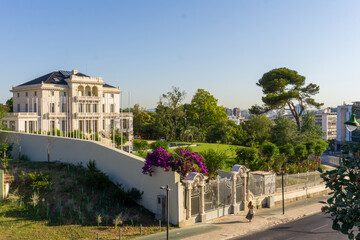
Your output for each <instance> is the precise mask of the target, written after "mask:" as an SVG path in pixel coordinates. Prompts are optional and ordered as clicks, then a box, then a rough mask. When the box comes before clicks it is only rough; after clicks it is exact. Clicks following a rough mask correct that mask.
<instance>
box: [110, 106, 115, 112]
mask: <svg viewBox="0 0 360 240" xmlns="http://www.w3.org/2000/svg"><path fill="white" fill-rule="evenodd" d="M110 112H112V113H113V112H114V104H110Z"/></svg>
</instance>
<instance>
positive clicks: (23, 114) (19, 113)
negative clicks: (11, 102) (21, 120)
mask: <svg viewBox="0 0 360 240" xmlns="http://www.w3.org/2000/svg"><path fill="white" fill-rule="evenodd" d="M24 116H26V117H37V116H38V113H37V112H12V113H8V114H7V117H24Z"/></svg>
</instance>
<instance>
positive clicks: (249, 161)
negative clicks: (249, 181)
mask: <svg viewBox="0 0 360 240" xmlns="http://www.w3.org/2000/svg"><path fill="white" fill-rule="evenodd" d="M235 161H236V163H237V164H242V165H245V166H247V167H248V168H250V169H251V170H254V171H255V170H258V169H259V154H258V150H257V148H254V147H239V148H237V149H236V157H235Z"/></svg>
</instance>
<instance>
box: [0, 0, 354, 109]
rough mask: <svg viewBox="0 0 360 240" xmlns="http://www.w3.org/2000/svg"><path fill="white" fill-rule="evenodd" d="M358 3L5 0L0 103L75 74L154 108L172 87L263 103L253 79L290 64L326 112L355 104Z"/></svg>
mask: <svg viewBox="0 0 360 240" xmlns="http://www.w3.org/2000/svg"><path fill="white" fill-rule="evenodd" d="M359 12H360V2H359V1H328V0H326V1H306V0H299V1H296V0H292V1H286V0H284V1H275V0H274V1H255V0H254V1H240V0H236V1H226V0H225V1H210V0H203V1H200V0H194V1H190V0H189V1H180V0H179V1H170V0H167V1H155V0H152V1H145V0H144V1H135V0H131V1H106V0H102V1H89V0H87V1H36V0H33V1H10V0H9V1H3V0H0V30H1V34H0V36H1V37H0V71H1V80H0V102H5V101H6V100H7V99H8V98H10V97H11V93H10V92H9V90H10V89H11V87H12V85H18V84H21V83H23V82H26V81H29V80H32V79H34V78H36V77H39V76H41V75H44V74H47V73H49V72H51V71H55V70H71V69H78V70H79V71H80V72H83V73H87V74H88V75H90V76H94V77H103V80H104V81H105V82H107V83H109V84H111V85H114V86H120V88H121V89H122V90H123V91H124V96H123V100H124V106H127V104H128V100H127V99H128V93H129V92H130V95H131V105H132V104H134V103H139V104H140V105H141V106H143V107H146V108H153V107H155V106H156V104H157V102H158V100H159V96H160V95H161V94H162V93H165V92H167V91H170V90H171V87H172V86H177V87H180V89H182V90H184V91H186V93H187V97H186V99H185V102H189V101H190V100H191V97H192V96H193V94H194V93H195V92H196V90H197V89H198V88H203V89H205V90H207V91H209V92H210V93H212V94H213V95H214V96H215V97H216V98H218V99H219V103H220V104H221V105H224V106H228V107H240V108H242V109H245V108H248V107H250V106H251V105H253V104H255V103H257V104H260V103H261V96H262V92H261V88H260V87H258V86H256V84H255V83H256V82H257V81H258V79H259V78H261V76H262V74H264V73H265V72H267V71H269V70H271V69H273V68H277V67H288V68H291V69H294V70H297V71H298V72H299V73H300V74H301V75H304V76H306V79H307V82H308V83H310V82H312V83H316V84H318V85H320V94H319V95H318V96H317V97H316V99H317V100H318V101H321V102H324V103H325V105H326V106H337V105H341V104H342V103H343V101H346V102H348V103H350V102H351V101H356V100H360V94H359V93H360V92H359V88H358V87H359V86H360V81H359V80H360V67H359V57H360V14H359Z"/></svg>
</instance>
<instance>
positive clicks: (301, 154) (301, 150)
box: [294, 144, 308, 172]
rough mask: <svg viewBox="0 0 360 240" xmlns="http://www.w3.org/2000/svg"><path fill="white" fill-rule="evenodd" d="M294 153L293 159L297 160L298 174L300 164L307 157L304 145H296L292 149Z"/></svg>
mask: <svg viewBox="0 0 360 240" xmlns="http://www.w3.org/2000/svg"><path fill="white" fill-rule="evenodd" d="M294 153H295V158H296V160H297V165H298V172H300V164H301V163H302V161H304V160H305V159H306V158H307V157H308V155H307V151H306V145H304V144H300V145H297V146H296V147H295V149H294Z"/></svg>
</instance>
